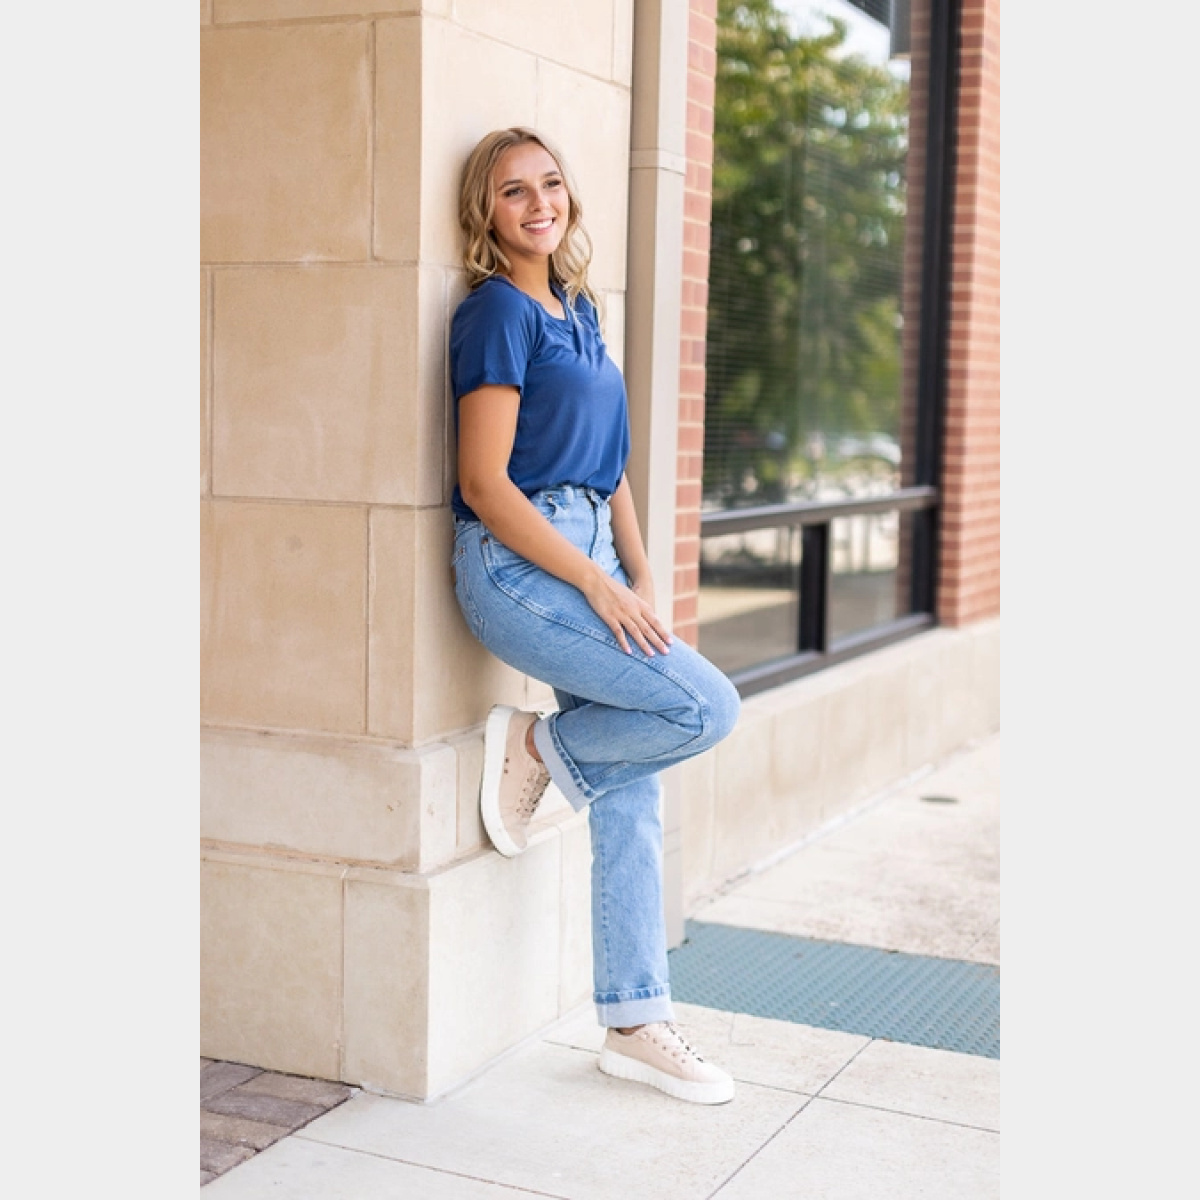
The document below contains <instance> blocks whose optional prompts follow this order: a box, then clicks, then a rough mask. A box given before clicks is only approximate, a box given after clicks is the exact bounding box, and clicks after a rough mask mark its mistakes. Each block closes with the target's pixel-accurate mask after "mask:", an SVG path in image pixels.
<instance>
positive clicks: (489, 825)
mask: <svg viewBox="0 0 1200 1200" xmlns="http://www.w3.org/2000/svg"><path fill="white" fill-rule="evenodd" d="M519 711H520V710H519V709H516V708H513V707H512V706H511V705H509V704H497V705H496V706H495V707H494V708H493V709H492V711H491V712H490V713H488V719H487V724H486V725H485V726H484V729H483V783H482V784H481V785H480V788H479V815H480V816H481V817H482V818H483V827H484V829H486V830H487V835H488V837H489V838H491V839H492V845H493V846H495V847H496V849H497V850H499V851H500V853H501V854H503V855H504V857H505V858H515V857H516V855H518V854H520V853H521V849H522V848H521V847H520V846H518V845H517V843H516V842H514V841H513V840H512V838H511V837H509V836H508V831H507V830H506V829H505V828H504V822H503V821H502V820H501V819H500V781H501V779H503V777H504V747H505V743H506V742H507V741H508V723H509V722H510V721H511V720H512V719H513V717H514V716H516V715H517V713H518V712H519Z"/></svg>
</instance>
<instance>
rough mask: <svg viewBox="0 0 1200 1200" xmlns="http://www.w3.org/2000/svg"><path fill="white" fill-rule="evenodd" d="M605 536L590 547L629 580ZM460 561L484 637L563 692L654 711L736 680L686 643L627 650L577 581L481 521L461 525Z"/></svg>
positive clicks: (469, 615)
mask: <svg viewBox="0 0 1200 1200" xmlns="http://www.w3.org/2000/svg"><path fill="white" fill-rule="evenodd" d="M601 535H602V536H601V537H600V539H599V541H598V544H596V545H594V546H592V547H582V548H583V549H585V551H589V550H590V551H591V552H592V556H593V557H594V558H595V559H596V560H597V561H598V562H600V564H601V565H602V566H604V568H605V569H606V570H608V571H609V573H610V574H612V575H615V576H616V577H618V578H621V579H622V580H623V579H624V573H623V572H622V571H621V567H620V564H619V562H618V560H617V558H616V554H615V552H614V551H613V550H612V549H611V541H610V540H606V539H605V538H604V536H603V530H602V531H601ZM573 540H574V539H573ZM577 544H578V542H577ZM455 568H456V580H457V592H458V598H459V604H460V606H461V607H462V609H463V614H464V616H465V617H466V619H467V622H468V624H469V625H470V626H471V630H472V632H473V633H474V634H475V636H476V637H477V638H479V640H480V641H481V642H482V643H483V644H484V645H485V646H486V647H487V648H488V649H489V650H490V651H491V652H492V653H493V654H494V655H496V657H497V658H499V659H501V660H502V661H504V662H506V663H508V664H509V665H510V666H512V667H515V668H516V669H517V670H519V671H522V672H524V673H525V674H527V675H532V676H533V677H534V678H535V679H539V680H541V681H542V682H544V683H547V684H549V685H550V686H551V687H553V688H555V689H557V690H559V691H562V692H566V693H569V694H571V695H572V696H576V697H579V698H581V699H583V700H590V701H593V702H596V703H601V704H609V705H613V706H615V707H620V708H629V709H639V710H646V709H651V710H654V709H667V708H671V707H673V706H675V705H678V704H680V703H683V704H695V703H696V702H703V701H704V699H705V697H706V696H707V695H708V694H709V693H710V692H713V691H717V692H724V691H725V690H726V689H728V688H729V683H728V680H726V679H725V677H724V676H723V675H722V674H721V673H720V672H719V671H717V669H716V668H715V667H713V666H712V664H711V663H709V662H708V660H707V659H705V658H704V657H703V656H702V655H700V654H698V653H697V652H696V651H695V650H693V649H692V648H691V647H690V646H688V645H687V644H686V643H684V642H680V641H676V642H673V643H672V645H671V649H670V651H669V652H668V653H666V654H661V653H660V654H655V655H647V654H645V653H644V652H643V651H642V650H640V649H639V648H638V647H637V646H636V645H633V646H632V653H626V652H625V651H624V650H623V649H622V648H621V646H620V645H619V644H618V642H617V640H616V638H615V637H614V636H613V633H612V631H611V630H610V629H609V628H608V626H607V625H605V624H604V622H603V621H601V620H600V618H599V617H598V616H597V615H596V613H595V611H594V610H593V609H592V607H591V605H590V604H588V602H587V600H586V599H585V598H584V596H583V593H582V592H580V591H579V589H578V588H575V587H573V586H572V585H571V584H569V583H566V582H565V581H563V580H561V579H558V578H557V577H556V576H554V575H551V574H549V573H548V572H546V571H543V570H542V569H541V568H540V567H537V566H535V565H534V564H533V563H530V562H529V561H527V560H526V559H523V558H520V557H519V556H518V555H516V554H514V553H513V552H512V551H511V550H509V549H508V548H507V547H506V546H504V545H503V544H502V543H500V542H498V541H497V540H496V539H495V538H494V536H493V535H492V534H491V533H489V531H488V530H487V528H486V527H485V526H483V525H482V524H479V523H475V524H473V525H470V526H467V527H465V528H464V529H460V530H459V531H458V534H457V538H456V546H455Z"/></svg>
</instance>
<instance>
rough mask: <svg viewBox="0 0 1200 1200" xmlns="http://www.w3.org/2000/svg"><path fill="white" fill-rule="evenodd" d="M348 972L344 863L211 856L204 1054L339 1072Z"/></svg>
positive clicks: (204, 945) (301, 1070) (204, 895)
mask: <svg viewBox="0 0 1200 1200" xmlns="http://www.w3.org/2000/svg"><path fill="white" fill-rule="evenodd" d="M341 979H342V869H341V868H335V867H331V866H327V865H323V864H319V863H295V862H284V861H281V860H274V861H272V860H266V859H250V858H248V857H244V856H234V855H208V856H206V857H205V858H204V860H203V861H202V862H201V870H200V1027H201V1050H200V1053H201V1054H202V1055H205V1056H207V1057H208V1058H214V1059H227V1060H231V1061H233V1062H241V1063H248V1064H250V1065H251V1066H256V1067H264V1068H266V1069H267V1070H272V1071H284V1072H287V1073H289V1074H293V1075H305V1076H316V1077H318V1078H321V1079H338V1078H340V1073H339V1070H340V1064H339V1061H338V1051H339V1045H340V1041H341V1036H340V1034H341Z"/></svg>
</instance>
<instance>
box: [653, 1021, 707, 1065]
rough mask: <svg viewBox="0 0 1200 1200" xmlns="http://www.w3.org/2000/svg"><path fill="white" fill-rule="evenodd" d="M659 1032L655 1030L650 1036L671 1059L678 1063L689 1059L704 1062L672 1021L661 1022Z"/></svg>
mask: <svg viewBox="0 0 1200 1200" xmlns="http://www.w3.org/2000/svg"><path fill="white" fill-rule="evenodd" d="M659 1030H661V1032H659V1031H657V1030H656V1031H655V1033H654V1034H653V1035H652V1036H653V1037H654V1040H655V1041H656V1042H658V1044H659V1045H660V1046H661V1047H662V1048H663V1049H664V1050H665V1051H666V1052H667V1053H668V1054H670V1055H671V1057H672V1058H676V1059H678V1060H679V1061H680V1062H686V1061H687V1060H688V1059H689V1058H694V1059H696V1061H697V1062H703V1061H704V1059H703V1058H702V1057H701V1056H700V1053H699V1052H698V1051H697V1050H696V1048H695V1047H694V1046H693V1045H692V1044H691V1043H690V1042H689V1041H688V1040H687V1038H685V1037H684V1036H683V1034H682V1033H681V1032H680V1029H679V1026H678V1025H676V1024H675V1022H674V1021H663V1022H662V1024H661V1025H660V1026H659Z"/></svg>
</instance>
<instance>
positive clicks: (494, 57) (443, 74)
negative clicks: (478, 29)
mask: <svg viewBox="0 0 1200 1200" xmlns="http://www.w3.org/2000/svg"><path fill="white" fill-rule="evenodd" d="M497 7H500V6H497ZM421 26H422V48H421V80H422V84H421V121H422V126H423V128H422V141H421V148H420V167H419V171H420V177H421V196H420V201H419V211H420V216H421V220H420V238H421V240H420V258H421V261H422V262H423V263H441V264H443V265H445V266H450V267H459V266H460V265H461V262H462V247H461V235H460V234H459V229H458V188H459V179H460V176H461V173H462V168H463V164H464V163H465V162H466V160H467V155H468V154H470V152H471V150H472V149H473V148H474V146H475V145H476V143H477V142H478V141H479V139H480V138H481V137H483V136H484V134H486V133H489V132H490V131H491V130H493V129H505V128H508V127H509V126H513V125H533V126H536V124H537V77H538V70H539V66H538V62H537V59H536V58H534V56H533V55H532V54H528V53H526V52H525V51H524V50H517V49H513V48H511V47H509V46H506V45H503V44H501V43H500V42H496V41H492V40H491V39H489V38H483V37H478V36H476V35H475V34H473V33H471V32H469V31H468V30H466V29H463V28H462V27H461V26H459V25H456V24H451V23H449V22H447V21H439V20H423V21H422V22H421ZM389 33H390V31H389V30H388V29H387V27H386V26H384V25H381V26H380V35H381V36H380V41H379V56H380V57H379V61H380V62H381V63H383V62H384V61H385V55H386V54H388V53H398V52H391V51H388V50H387V49H386V48H385V37H384V35H385V34H389ZM391 36H392V37H393V38H395V37H397V36H398V35H396V34H391ZM396 69H397V70H398V69H400V68H399V67H397V68H396ZM382 95H383V92H382V89H381V97H382ZM407 120H409V118H408V117H407V116H406V114H405V113H404V112H402V111H398V110H397V106H396V105H390V106H388V107H385V105H384V103H383V101H382V99H381V104H380V114H379V136H378V139H377V153H376V164H377V166H376V178H377V180H378V188H377V193H376V229H377V240H376V250H377V253H378V254H379V255H380V256H381V257H383V258H389V259H391V258H406V257H412V256H413V251H412V240H411V230H412V217H411V215H410V213H409V210H408V208H406V203H405V199H404V194H405V189H406V188H407V186H408V177H409V176H411V175H412V173H413V171H414V169H415V168H414V158H413V154H414V151H413V147H412V139H411V138H408V139H406V138H405V137H404V135H402V134H400V133H393V132H392V131H391V130H390V128H389V123H392V124H395V123H402V122H405V121H407ZM397 193H400V194H399V195H398V194H397Z"/></svg>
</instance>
